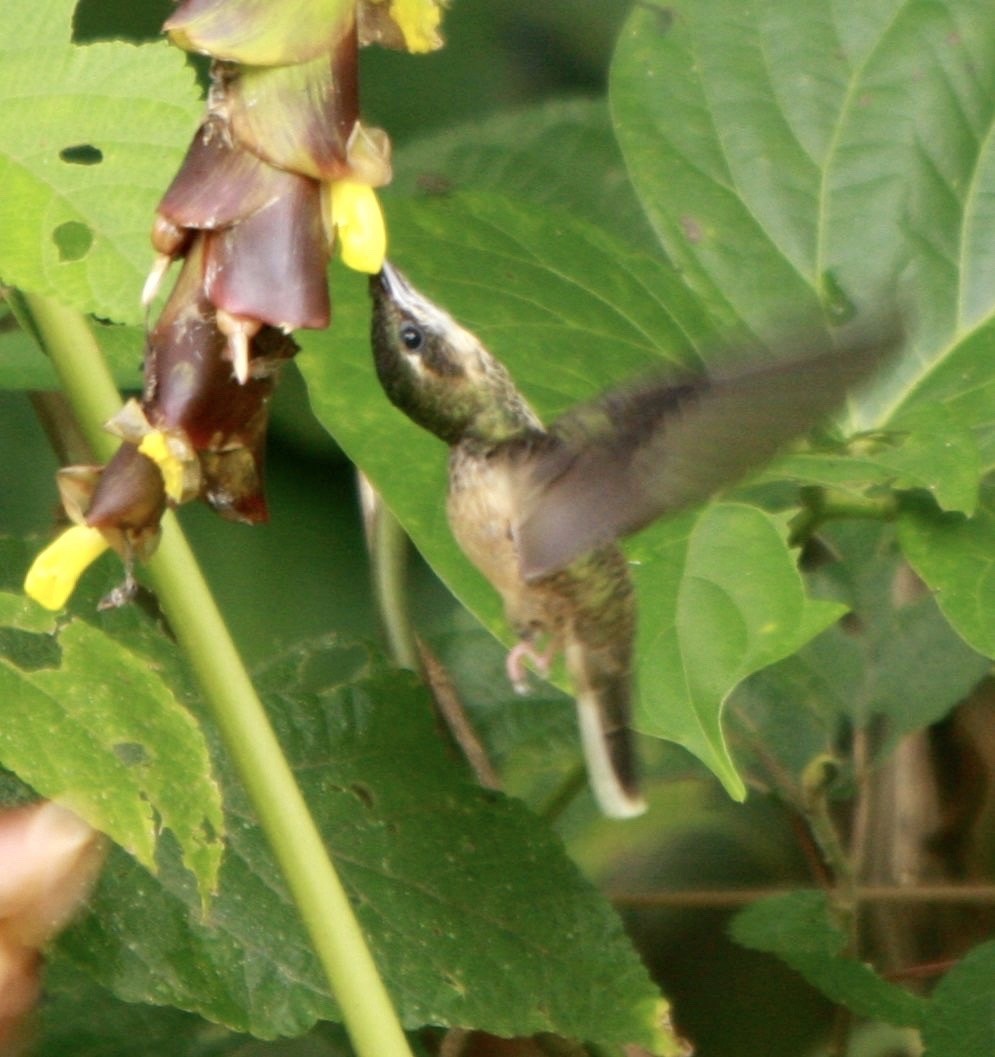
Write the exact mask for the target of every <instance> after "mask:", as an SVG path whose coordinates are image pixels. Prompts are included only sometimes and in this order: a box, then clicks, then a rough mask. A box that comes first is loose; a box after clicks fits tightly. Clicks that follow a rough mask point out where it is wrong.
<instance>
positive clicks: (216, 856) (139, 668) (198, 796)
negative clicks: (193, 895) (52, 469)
mask: <svg viewBox="0 0 995 1057" xmlns="http://www.w3.org/2000/svg"><path fill="white" fill-rule="evenodd" d="M29 607H31V608H29ZM0 619H2V621H3V623H4V625H5V627H4V629H3V630H4V635H3V637H2V638H0V701H2V702H3V722H2V723H0V763H2V764H3V766H4V767H6V768H8V769H9V770H11V771H14V772H15V773H16V774H17V775H18V776H19V777H20V778H22V779H23V780H24V781H26V782H28V783H29V784H30V785H31V786H32V787H33V788H34V789H35V790H36V791H37V792H38V793H40V794H41V795H42V796H45V797H48V798H50V799H54V800H59V801H61V802H63V803H65V804H67V805H68V806H70V807H72V809H73V810H74V811H76V812H77V814H79V815H81V816H82V817H83V818H85V819H86V820H87V821H88V822H89V823H90V824H91V825H92V826H94V827H95V828H97V829H99V830H102V831H103V832H104V833H107V834H108V835H109V836H111V837H112V838H113V839H114V840H115V841H117V842H118V843H119V844H121V845H122V846H123V847H125V848H127V849H128V850H129V851H130V852H131V853H132V854H134V855H135V856H136V857H137V858H138V859H139V860H140V861H141V862H143V863H144V864H145V865H146V866H147V867H149V868H152V869H154V867H155V854H156V844H157V837H158V834H159V832H160V830H161V828H162V827H163V826H166V827H168V829H169V830H170V831H171V832H172V833H173V834H174V836H175V837H176V839H177V840H178V841H179V843H180V846H181V848H182V858H183V863H184V864H185V866H186V867H187V868H188V869H190V870H191V871H193V873H194V874H195V875H196V878H197V883H198V886H199V896H200V898H202V899H204V900H205V901H206V900H207V898H208V896H209V894H210V892H211V891H212V889H213V888H214V885H215V883H216V881H217V875H218V870H219V867H220V863H221V853H222V844H223V842H222V814H221V797H220V793H219V790H218V787H217V785H216V783H215V781H214V778H213V776H212V771H211V762H210V759H209V756H208V751H207V746H206V744H205V742H204V739H203V735H202V734H201V732H200V729H199V728H198V726H197V724H196V722H195V721H194V719H193V718H192V716H191V715H190V713H189V712H188V711H187V709H186V708H185V707H184V706H183V704H181V703H180V702H179V701H178V700H177V699H176V697H175V695H174V694H173V692H172V691H171V690H170V688H169V687H168V686H167V685H166V683H165V682H164V681H163V680H162V678H161V676H160V675H159V673H158V672H157V671H156V670H155V669H154V668H152V667H150V666H149V664H148V663H147V661H146V659H145V658H144V657H142V656H140V655H138V654H136V653H134V652H132V651H131V650H129V649H128V648H126V647H125V646H123V645H121V644H120V643H118V642H115V641H114V640H113V639H111V638H110V637H108V636H107V635H105V634H103V633H102V632H100V631H98V630H97V629H95V628H93V627H91V626H90V625H88V624H86V623H84V622H83V621H80V620H74V621H72V622H70V623H69V624H68V625H66V626H64V627H62V628H60V629H59V630H58V633H57V635H54V636H53V635H51V634H39V632H45V631H48V632H51V631H53V628H51V627H48V628H46V627H44V625H43V624H42V623H41V620H45V621H48V622H49V623H51V619H52V618H51V616H50V615H44V616H42V617H39V607H37V606H35V605H34V603H27V602H26V600H25V599H23V598H21V597H19V596H15V595H8V594H5V593H0Z"/></svg>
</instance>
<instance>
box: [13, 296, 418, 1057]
mask: <svg viewBox="0 0 995 1057" xmlns="http://www.w3.org/2000/svg"><path fill="white" fill-rule="evenodd" d="M18 301H19V304H18V305H17V311H18V315H19V317H24V316H29V317H30V319H28V320H24V321H25V322H27V323H28V328H29V329H30V330H31V331H32V332H33V333H35V334H36V335H37V336H38V338H39V340H40V341H41V342H42V344H43V346H44V348H45V350H46V351H47V352H48V353H49V355H50V356H51V358H52V361H53V363H54V364H55V367H56V370H57V371H58V373H59V377H60V379H61V380H62V382H63V384H64V385H65V387H66V392H67V395H68V396H69V399H70V401H71V402H72V405H73V408H74V411H75V413H76V415H77V416H78V418H79V420H80V424H81V426H82V429H83V432H84V434H85V435H86V438H87V440H88V442H89V443H90V444H91V445H92V447H93V449H94V451H95V452H96V453H97V454H98V456H99V457H101V458H107V457H109V455H110V454H111V453H112V452H113V450H114V449H115V447H116V443H117V442H116V441H115V440H114V439H113V438H112V437H110V436H108V435H107V434H106V433H104V432H103V430H102V428H101V427H102V424H103V423H104V422H105V421H106V420H107V419H108V418H110V417H111V416H112V415H113V414H114V413H115V411H116V410H117V409H118V407H119V406H120V397H119V396H118V393H117V390H116V389H115V387H114V383H113V379H112V378H111V377H110V374H109V373H108V371H107V368H106V365H105V364H104V361H103V357H102V356H101V355H100V351H99V349H98V347H97V345H96V342H95V341H94V338H93V335H92V332H91V331H90V328H89V326H88V324H87V322H86V320H85V319H84V317H83V316H82V315H80V314H79V313H78V312H75V311H73V310H71V309H67V308H64V307H63V306H61V305H58V304H55V303H53V302H51V301H49V300H47V299H46V298H42V297H37V296H33V295H26V294H25V295H21V296H20V297H19V298H18ZM148 571H149V574H150V577H151V579H152V582H153V586H154V587H155V589H156V591H157V592H158V595H159V598H160V600H161V602H162V606H163V610H164V611H165V613H166V615H167V616H168V617H169V620H170V623H171V625H172V626H173V628H174V630H175V632H176V635H177V638H178V640H179V642H180V645H181V646H182V647H183V649H184V651H185V652H186V654H187V656H188V658H189V660H190V663H191V665H192V667H193V670H194V672H195V674H196V677H197V679H198V682H199V684H200V687H201V690H202V691H203V694H204V697H205V699H206V700H207V702H208V704H209V705H210V707H211V709H212V712H213V715H214V717H215V720H216V722H217V724H218V726H219V728H220V730H221V733H222V735H223V737H224V739H225V743H226V745H227V747H228V751H229V752H230V753H231V755H232V758H233V759H234V761H235V764H236V766H237V768H238V771H239V774H240V776H241V779H242V781H243V783H244V784H245V787H246V789H247V791H248V793H249V796H250V797H251V799H252V802H253V804H254V806H255V809H256V812H257V814H258V816H259V821H260V824H261V825H262V827H263V830H264V832H265V834H266V837H267V839H268V841H269V843H270V846H271V847H272V849H273V852H274V854H275V856H276V858H277V861H278V862H279V864H280V867H281V869H282V870H283V874H284V877H285V878H286V881H287V885H288V887H289V889H290V892H291V895H292V897H293V899H294V902H295V903H296V905H297V907H298V909H299V911H300V914H301V917H302V919H303V921H304V924H305V926H306V928H307V930H308V933H309V934H310V937H311V941H312V943H313V944H314V948H315V951H316V952H317V954H318V957H319V959H320V960H321V963H322V965H323V967H324V970H325V973H326V975H327V978H328V982H329V985H330V986H331V989H332V993H333V994H334V995H335V998H336V1000H337V1002H338V1005H339V1008H340V1009H341V1011H342V1017H343V1020H344V1022H345V1025H346V1028H347V1030H348V1031H349V1034H350V1036H351V1038H352V1041H353V1045H354V1047H355V1049H356V1052H357V1053H358V1054H360V1055H361V1057H410V1052H411V1051H410V1049H409V1047H408V1043H407V1039H406V1038H405V1037H404V1033H403V1031H402V1029H401V1026H400V1023H399V1021H398V1019H397V1014H396V1013H395V1011H394V1008H393V1006H392V1004H391V1001H390V998H389V996H388V994H387V991H386V988H385V987H384V984H383V981H382V980H381V978H380V975H379V973H378V971H377V968H376V965H375V964H374V962H373V957H372V955H371V954H370V950H369V947H368V946H367V944H366V940H365V938H364V936H363V933H362V930H361V929H360V926H359V922H358V921H357V919H356V916H355V914H354V913H353V910H352V907H351V905H350V903H349V899H348V897H347V895H346V892H345V889H344V888H343V886H342V883H341V881H340V880H339V877H338V875H337V873H336V871H335V868H334V866H333V864H332V861H331V859H330V858H329V856H328V853H327V851H326V849H325V847H324V845H323V843H322V840H321V836H320V834H319V832H318V829H317V827H316V826H315V824H314V820H313V819H312V818H311V815H310V812H309V811H308V808H307V805H306V804H305V802H304V799H303V797H302V795H301V793H300V790H299V788H298V786H297V783H296V781H295V779H294V776H293V773H292V771H291V770H290V767H289V766H288V764H287V761H286V759H285V757H284V756H283V753H282V751H281V749H280V746H279V743H278V742H277V740H276V736H275V734H274V733H273V729H272V727H271V726H270V723H269V720H268V719H267V717H266V713H265V711H264V709H263V706H262V703H261V702H260V700H259V697H258V695H257V694H256V692H255V690H254V688H253V686H252V683H251V682H250V680H249V677H248V674H247V673H246V671H245V666H244V665H243V663H242V660H241V658H240V657H239V654H238V651H237V649H236V647H235V644H234V642H233V641H232V639H231V636H230V634H229V632H228V629H227V627H226V625H225V623H224V620H223V618H222V616H221V614H220V612H219V611H218V608H217V606H216V605H215V603H214V599H213V598H212V596H211V594H210V591H209V589H208V587H207V584H206V583H205V581H204V578H203V576H202V575H201V572H200V569H199V568H198V566H197V563H196V561H195V559H194V556H193V554H192V553H191V551H190V548H189V546H188V544H187V542H186V540H185V539H184V537H183V534H182V532H181V530H180V528H179V525H178V523H177V521H176V519H175V518H174V517H173V515H172V514H169V515H167V516H166V517H165V518H164V519H163V534H162V542H161V544H160V547H159V550H158V552H157V554H156V555H155V557H154V558H153V559H152V561H151V562H150V563H149V566H148Z"/></svg>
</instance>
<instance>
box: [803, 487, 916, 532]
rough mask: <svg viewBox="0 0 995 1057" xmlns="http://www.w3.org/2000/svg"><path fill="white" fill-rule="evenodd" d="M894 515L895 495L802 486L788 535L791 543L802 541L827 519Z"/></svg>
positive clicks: (883, 517) (881, 518)
mask: <svg viewBox="0 0 995 1057" xmlns="http://www.w3.org/2000/svg"><path fill="white" fill-rule="evenodd" d="M897 515H898V498H897V496H895V495H884V496H859V495H853V494H851V493H849V492H845V491H842V490H841V489H835V488H823V487H821V486H813V487H809V488H803V489H802V509H801V510H800V511H799V512H798V513H797V514H796V515H795V516H794V517H793V518H792V520H791V525H790V529H789V537H788V539H789V542H790V543H791V544H792V545H795V544H799V543H804V542H805V541H806V540H808V539H810V538H811V537H812V536H813V535H814V534H815V533H816V532H817V531H818V530H819V528H820V526H822V525H824V524H825V523H826V522H827V521H834V520H842V519H850V520H853V519H863V520H872V521H890V520H891V519H892V518H894V517H897Z"/></svg>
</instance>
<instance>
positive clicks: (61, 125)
mask: <svg viewBox="0 0 995 1057" xmlns="http://www.w3.org/2000/svg"><path fill="white" fill-rule="evenodd" d="M75 6H76V5H75V3H74V0H39V2H38V3H36V4H31V5H27V4H16V3H8V4H4V5H2V6H0V186H2V187H3V194H2V195H0V230H2V231H3V239H2V240H0V278H2V280H3V282H5V283H7V284H9V285H11V286H17V287H20V288H22V289H24V290H27V291H29V292H32V293H39V294H46V295H50V296H54V297H58V298H59V299H60V300H62V301H65V302H68V303H69V304H71V305H73V306H74V307H76V308H79V309H82V310H83V311H85V312H91V313H94V314H96V315H99V316H102V317H106V318H110V319H114V320H117V321H119V322H128V323H138V322H140V321H141V307H140V304H139V294H140V291H141V286H142V281H143V279H144V276H145V273H146V272H147V271H148V268H149V266H150V264H151V260H152V251H151V247H150V245H149V241H148V232H149V228H150V225H151V223H152V217H153V215H154V210H155V206H156V203H157V201H158V199H159V197H160V196H161V194H162V192H163V190H164V189H165V183H166V181H167V180H168V174H169V173H171V172H172V171H173V170H174V169H175V168H176V166H177V165H178V163H179V161H180V158H181V157H182V155H183V151H184V150H185V149H186V146H187V144H188V142H189V140H190V137H191V135H192V134H193V131H194V129H195V128H196V124H197V115H198V112H199V110H200V103H199V102H198V100H197V91H196V87H195V83H194V78H193V74H192V72H191V70H190V68H189V67H188V66H186V64H185V61H184V57H183V55H182V53H180V52H179V51H177V50H176V49H170V48H169V47H167V45H166V44H165V43H161V44H145V45H141V46H137V47H136V46H134V45H131V44H124V43H120V42H101V43H96V44H88V45H85V46H76V45H73V44H72V43H70V34H71V27H72V13H73V9H74V8H75Z"/></svg>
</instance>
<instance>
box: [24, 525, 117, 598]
mask: <svg viewBox="0 0 995 1057" xmlns="http://www.w3.org/2000/svg"><path fill="white" fill-rule="evenodd" d="M107 547H108V543H107V540H105V539H104V537H103V535H102V534H101V532H100V530H99V529H95V528H91V527H90V526H89V525H73V526H72V528H68V529H66V531H65V532H63V533H62V535H61V536H59V537H58V539H56V540H54V541H53V542H52V543H50V544H49V545H48V546H47V547H46V548H45V549H44V550H43V551H42V552H41V554H39V555H38V557H37V558H35V560H34V562H32V564H31V568H30V569H29V570H28V575H27V577H26V578H25V580H24V591H25V594H27V595H28V597H29V598H33V599H34V600H35V601H36V602H38V603H39V604H41V605H43V606H44V607H45V608H46V609H61V608H62V607H63V606H64V605H65V604H66V602H67V601H68V600H69V596H70V595H71V594H72V593H73V589H74V588H75V586H76V582H77V581H78V580H79V578H80V577H81V576H82V575H83V572H84V570H85V569H86V568H87V566H88V565H90V564H91V562H94V561H96V560H97V558H99V557H100V555H101V554H103V553H104V551H105V550H107Z"/></svg>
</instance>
